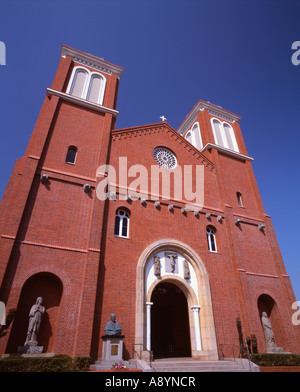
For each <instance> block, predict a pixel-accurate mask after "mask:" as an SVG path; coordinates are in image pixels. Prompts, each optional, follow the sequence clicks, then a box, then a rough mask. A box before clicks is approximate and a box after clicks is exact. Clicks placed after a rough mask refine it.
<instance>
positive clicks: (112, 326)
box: [104, 313, 122, 336]
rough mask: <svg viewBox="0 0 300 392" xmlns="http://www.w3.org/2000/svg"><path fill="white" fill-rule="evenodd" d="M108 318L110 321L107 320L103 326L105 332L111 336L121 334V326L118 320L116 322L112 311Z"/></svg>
mask: <svg viewBox="0 0 300 392" xmlns="http://www.w3.org/2000/svg"><path fill="white" fill-rule="evenodd" d="M110 320H111V321H109V322H108V323H107V324H106V326H105V328H104V331H105V334H106V335H112V336H113V335H115V336H118V335H121V332H122V328H121V325H120V324H119V323H118V322H116V315H115V314H114V313H112V314H111V316H110Z"/></svg>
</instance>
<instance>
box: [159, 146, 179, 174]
mask: <svg viewBox="0 0 300 392" xmlns="http://www.w3.org/2000/svg"><path fill="white" fill-rule="evenodd" d="M153 156H154V159H155V160H156V162H157V163H158V164H159V165H160V166H163V167H165V168H167V169H174V168H175V167H176V165H177V160H176V157H175V155H174V154H173V153H172V151H170V150H168V149H167V148H164V147H157V148H155V150H154V151H153Z"/></svg>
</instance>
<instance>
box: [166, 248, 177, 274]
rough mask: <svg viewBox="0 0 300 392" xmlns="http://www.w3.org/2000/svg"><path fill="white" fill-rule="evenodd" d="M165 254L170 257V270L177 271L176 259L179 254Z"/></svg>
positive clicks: (168, 267)
mask: <svg viewBox="0 0 300 392" xmlns="http://www.w3.org/2000/svg"><path fill="white" fill-rule="evenodd" d="M165 256H166V257H167V258H168V259H169V266H167V268H166V269H167V270H168V272H172V273H174V272H176V269H177V268H176V259H177V254H176V253H165Z"/></svg>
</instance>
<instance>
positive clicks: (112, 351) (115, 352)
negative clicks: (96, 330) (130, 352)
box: [102, 335, 125, 362]
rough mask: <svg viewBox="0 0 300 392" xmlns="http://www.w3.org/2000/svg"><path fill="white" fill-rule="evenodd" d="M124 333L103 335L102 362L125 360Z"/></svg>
mask: <svg viewBox="0 0 300 392" xmlns="http://www.w3.org/2000/svg"><path fill="white" fill-rule="evenodd" d="M124 337H125V336H124V335H117V336H115V335H104V336H102V340H103V346H102V362H120V361H123V340H124Z"/></svg>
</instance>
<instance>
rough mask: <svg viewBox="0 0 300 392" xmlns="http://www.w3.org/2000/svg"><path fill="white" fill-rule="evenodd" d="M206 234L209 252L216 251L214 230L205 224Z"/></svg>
mask: <svg viewBox="0 0 300 392" xmlns="http://www.w3.org/2000/svg"><path fill="white" fill-rule="evenodd" d="M206 236H207V245H208V250H209V251H210V252H216V251H217V244H216V231H215V229H214V228H213V227H211V226H207V228H206Z"/></svg>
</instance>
